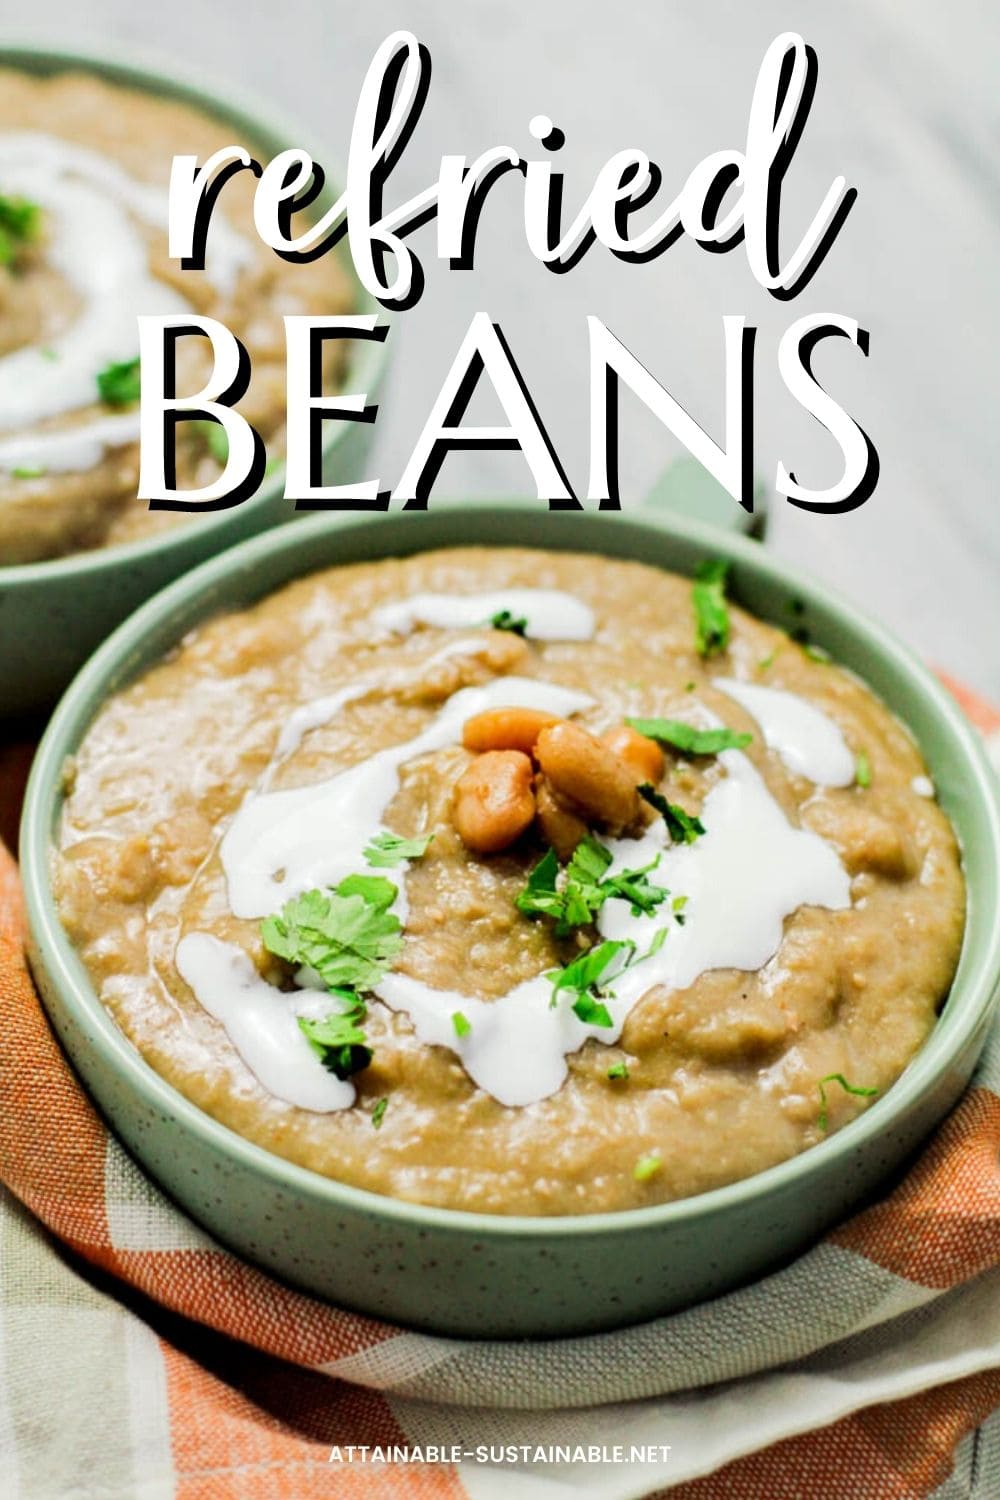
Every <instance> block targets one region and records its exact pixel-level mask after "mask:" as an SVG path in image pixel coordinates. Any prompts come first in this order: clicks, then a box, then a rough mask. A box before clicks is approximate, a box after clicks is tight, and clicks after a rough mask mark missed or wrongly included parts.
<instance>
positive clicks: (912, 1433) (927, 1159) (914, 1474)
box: [0, 695, 1000, 1500]
mask: <svg viewBox="0 0 1000 1500" xmlns="http://www.w3.org/2000/svg"><path fill="white" fill-rule="evenodd" d="M963 701H964V702H965V706H966V708H967V710H968V711H969V712H970V714H972V716H973V717H975V718H976V720H977V722H978V723H979V724H980V726H981V727H982V728H983V730H984V732H986V733H987V734H988V735H993V736H997V735H998V734H1000V715H997V714H994V713H992V712H991V711H990V710H988V709H985V708H984V707H983V706H982V705H981V704H978V703H977V702H976V701H975V700H970V699H969V698H968V696H967V695H963ZM23 936H24V933H23V918H22V912H21V902H20V892H19V888H18V882H17V874H16V870H15V867H14V864H13V862H12V861H11V859H10V858H9V856H7V855H6V854H4V853H3V851H2V848H0V1179H2V1181H3V1183H5V1184H6V1189H7V1191H6V1192H4V1190H3V1189H2V1188H0V1193H2V1194H3V1196H2V1198H0V1493H2V1494H3V1495H11V1496H15V1495H16V1496H22V1497H27V1500H36V1497H49V1496H51V1497H54V1500H63V1497H67V1496H73V1497H79V1500H116V1497H119V1496H120V1497H123V1500H124V1497H133V1496H141V1497H142V1500H154V1497H155V1500H159V1497H161V1496H164V1497H166V1496H178V1497H182V1500H258V1497H259V1500H272V1497H273V1500H283V1497H286V1496H287V1497H293V1500H309V1497H312V1496H323V1497H331V1496H332V1497H336V1500H341V1497H345V1500H351V1497H354V1496H357V1497H359V1500H360V1497H364V1500H369V1497H371V1500H382V1497H385V1500H397V1497H403V1500H406V1497H408V1496H413V1497H424V1496H455V1497H469V1500H493V1497H498V1496H500V1495H501V1494H503V1495H507V1494H510V1493H517V1494H520V1495H525V1496H527V1497H529V1500H531V1497H534V1496H538V1497H539V1500H545V1497H552V1496H562V1495H566V1496H577V1495H581V1496H588V1495H591V1496H593V1497H595V1500H619V1497H620V1500H625V1497H631V1496H648V1495H653V1494H657V1495H658V1494H662V1493H665V1492H669V1495H670V1496H671V1500H804V1497H808V1500H924V1497H928V1496H931V1495H933V1496H935V1497H936V1500H960V1497H969V1496H975V1497H976V1500H997V1497H998V1496H1000V1166H998V1155H1000V1031H998V1032H996V1033H995V1034H994V1037H993V1039H992V1042H991V1044H990V1046H989V1047H988V1049H987V1054H986V1056H985V1058H984V1061H983V1063H982V1065H981V1067H980V1069H979V1072H978V1073H977V1075H976V1078H975V1079H974V1081H973V1084H972V1086H971V1087H970V1089H969V1091H968V1092H967V1093H966V1095H965V1097H964V1098H963V1100H962V1101H961V1103H960V1104H959V1106H958V1108H957V1109H956V1110H955V1112H954V1113H953V1114H952V1115H951V1117H950V1118H949V1119H948V1120H947V1121H946V1122H945V1124H944V1125H943V1126H942V1127H941V1129H940V1130H939V1131H938V1133H937V1135H936V1136H935V1137H934V1139H933V1140H932V1141H931V1142H930V1143H929V1145H928V1146H927V1147H926V1149H925V1151H924V1152H923V1154H922V1155H921V1157H920V1159H919V1160H918V1161H917V1162H916V1164H915V1165H914V1166H913V1167H912V1168H911V1169H910V1171H909V1173H908V1175H907V1176H906V1177H905V1178H904V1179H903V1180H902V1181H901V1182H900V1183H899V1184H898V1185H897V1186H896V1187H895V1188H894V1189H893V1191H891V1192H890V1193H889V1194H888V1196H887V1197H885V1198H884V1199H883V1200H882V1201H881V1202H878V1203H876V1204H874V1205H873V1206H872V1207H870V1208H868V1209H866V1210H865V1211H864V1212H863V1213H861V1214H859V1215H858V1216H857V1217H856V1218H854V1219H852V1220H850V1221H849V1222H848V1223H846V1224H844V1225H842V1226H841V1227H840V1228H839V1229H837V1230H835V1231H834V1232H832V1233H831V1234H829V1235H828V1236H827V1237H826V1238H825V1239H824V1240H823V1241H822V1242H821V1243H820V1244H819V1245H818V1246H816V1247H815V1248H814V1249H812V1250H810V1251H809V1252H808V1253H807V1254H805V1255H803V1256H802V1257H801V1258H800V1259H799V1260H797V1261H795V1262H794V1263H793V1264H792V1265H790V1266H788V1267H787V1268H785V1269H784V1270H782V1271H779V1272H777V1273H776V1274H775V1275H772V1276H769V1277H767V1278H765V1279H764V1280H762V1281H760V1282H758V1283H757V1284H755V1285H754V1286H751V1287H747V1288H745V1289H743V1290H741V1291H737V1292H734V1293H732V1294H730V1295H729V1296H726V1297H722V1298H720V1299H718V1300H717V1301H714V1302H710V1303H706V1304H703V1305H702V1306H700V1307H695V1308H692V1309H690V1310H688V1311H686V1312H680V1313H674V1314H672V1315H670V1316H669V1317H665V1318H661V1319H658V1320H657V1321H655V1322H652V1323H647V1324H645V1325H642V1326H640V1327H636V1328H628V1329H624V1330H622V1331H620V1332H617V1333H605V1334H598V1335H594V1336H590V1337H587V1338H577V1339H561V1340H557V1341H548V1342H539V1343H529V1342H524V1343H501V1342H496V1343H492V1342H488V1341H481V1342H465V1341H462V1340H458V1339H445V1338H434V1337H431V1336H430V1335H427V1334H422V1333H421V1334H418V1333H412V1332H409V1331H406V1330H404V1329H400V1328H395V1327H391V1326H388V1325H386V1324H383V1323H377V1322H374V1321H372V1320H371V1319H368V1318H363V1317H360V1316H358V1315H356V1314H354V1313H347V1312H341V1311H338V1310H337V1309H336V1308H333V1307H330V1306H328V1305H327V1304H325V1303H323V1302H320V1301H317V1300H315V1299H313V1298H311V1297H309V1296H306V1295H304V1294H303V1293H300V1292H296V1291H293V1290H291V1289H290V1288H288V1287H286V1286H284V1285H282V1284H281V1283H280V1282H278V1281H275V1280H273V1279H272V1278H271V1277H269V1276H268V1275H266V1274H265V1273H264V1272H263V1271H259V1270H256V1269H255V1268H253V1267H252V1266H250V1265H248V1264H246V1263H245V1262H243V1261H241V1260H240V1259H238V1258H237V1257H236V1256H235V1255H233V1254H231V1253H230V1252H229V1251H227V1250H225V1249H223V1248H222V1247H221V1246H220V1245H218V1244H216V1243H215V1242H213V1241H212V1240H211V1239H209V1237H208V1236H207V1235H206V1234H204V1233H203V1232H202V1231H201V1230H200V1229H199V1228H197V1226H195V1225H194V1224H193V1223H192V1222H191V1221H190V1220H189V1219H187V1218H186V1217H185V1216H184V1215H183V1214H182V1213H181V1212H180V1211H179V1210H178V1209H177V1208H176V1207H174V1205H173V1204H172V1203H171V1202H169V1201H168V1200H167V1199H166V1198H165V1197H164V1196H163V1195H162V1194H161V1193H160V1192H159V1190H158V1189H157V1188H156V1186H155V1185H154V1184H153V1183H152V1182H151V1181H150V1180H149V1179H148V1178H147V1177H146V1176H145V1175H144V1174H143V1172H142V1171H141V1170H140V1169H139V1167H138V1166H137V1165H136V1164H135V1162H133V1161H132V1159H131V1158H130V1157H129V1156H128V1155H127V1154H126V1152H125V1151H124V1150H123V1148H122V1147H121V1146H120V1145H119V1144H118V1142H117V1140H116V1139H115V1137H114V1136H112V1135H109V1133H108V1131H107V1130H106V1128H105V1127H104V1125H103V1123H102V1121H101V1119H100V1118H99V1116H98V1115H97V1113H96V1111H95V1110H94V1108H93V1106H92V1105H91V1104H90V1102H89V1100H88V1098H87V1096H86V1095H85V1094H84V1092H83V1091H82V1089H81V1087H80V1085H79V1084H78V1083H77V1081H76V1078H75V1076H74V1074H73V1073H72V1071H71V1070H70V1068H69V1066H68V1065H67V1063H66V1060H65V1058H64V1057H63V1055H62V1053H61V1052H60V1050H59V1047H58V1045H57V1044H56V1042H55V1040H54V1038H53V1036H52V1034H51V1032H50V1030H49V1028H48V1025H47V1023H46V1020H45V1017H44V1014H43V1012H42V1010H41V1008H40V1006H39V1003H38V999H37V996H36V994H35V991H34V988H33V986H32V983H31V979H30V977H29V974H28V971H27V968H26V966H25V961H24V956H23ZM432 1444H433V1445H444V1446H447V1447H449V1448H452V1447H455V1448H460V1449H465V1450H469V1451H470V1453H472V1455H473V1456H471V1457H469V1458H467V1459H463V1460H462V1461H460V1462H458V1463H454V1464H450V1463H449V1464H430V1463H427V1462H404V1461H403V1460H402V1458H401V1457H400V1456H399V1455H396V1456H395V1457H394V1456H393V1455H391V1454H388V1455H387V1454H386V1453H385V1452H384V1451H380V1450H385V1449H387V1448H392V1447H394V1446H395V1447H397V1448H403V1447H409V1449H410V1450H411V1454H410V1456H411V1457H415V1458H417V1459H421V1458H424V1459H426V1457H427V1453H426V1450H427V1447H428V1445H432ZM547 1445H561V1446H562V1447H563V1448H569V1449H570V1450H571V1452H570V1459H569V1461H568V1462H567V1461H550V1462H546V1457H547V1455H546V1453H545V1451H544V1450H545V1448H546V1446H547ZM615 1445H620V1446H621V1447H622V1449H623V1450H624V1456H625V1457H627V1456H628V1454H629V1452H630V1450H631V1447H632V1445H636V1446H638V1447H640V1448H642V1449H644V1450H645V1452H644V1456H643V1458H642V1460H641V1461H636V1462H631V1461H625V1462H617V1461H615V1458H614V1453H613V1449H614V1446H615ZM349 1447H353V1448H354V1449H355V1450H358V1449H361V1448H362V1447H367V1448H368V1450H369V1451H368V1453H367V1454H365V1455H361V1454H360V1453H358V1452H357V1451H355V1453H354V1455H353V1461H348V1460H349V1455H348V1452H347V1450H348V1448H349ZM477 1448H480V1449H482V1450H483V1451H482V1452H481V1453H480V1454H479V1455H478V1456H476V1455H475V1452H474V1450H476V1449H477ZM417 1450H419V1451H417ZM501 1450H506V1452H502V1451H501ZM573 1450H582V1451H576V1452H574V1451H573ZM593 1450H597V1451H593ZM605 1450H610V1451H605ZM651 1450H655V1451H653V1452H651ZM331 1455H332V1458H331ZM588 1457H589V1458H591V1459H592V1460H593V1461H587V1459H588ZM386 1458H388V1460H389V1461H388V1462H385V1461H384V1460H385V1459H386Z"/></svg>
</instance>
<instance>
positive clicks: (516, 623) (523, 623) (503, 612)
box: [490, 609, 528, 635]
mask: <svg viewBox="0 0 1000 1500" xmlns="http://www.w3.org/2000/svg"><path fill="white" fill-rule="evenodd" d="M490 624H491V625H492V626H493V629H494V630H510V631H512V632H513V634H514V635H526V634H527V630H528V621H527V620H526V619H525V617H524V616H523V615H514V614H511V612H510V610H509V609H498V610H497V612H496V614H495V615H491V617H490Z"/></svg>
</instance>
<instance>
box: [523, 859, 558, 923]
mask: <svg viewBox="0 0 1000 1500" xmlns="http://www.w3.org/2000/svg"><path fill="white" fill-rule="evenodd" d="M558 878H559V860H558V858H557V857H556V851H555V850H554V849H547V850H546V851H545V853H544V854H543V855H542V857H541V859H540V860H539V861H538V863H537V865H535V867H534V869H533V870H531V871H530V872H529V874H528V883H527V885H526V886H525V887H524V890H523V891H521V893H520V894H519V895H517V896H515V898H514V905H515V906H516V907H517V909H518V911H519V912H523V914H524V915H525V916H526V917H542V916H544V917H560V918H561V917H562V914H563V909H564V906H565V902H564V899H563V895H562V892H561V891H559V890H557V888H556V881H557V879H558Z"/></svg>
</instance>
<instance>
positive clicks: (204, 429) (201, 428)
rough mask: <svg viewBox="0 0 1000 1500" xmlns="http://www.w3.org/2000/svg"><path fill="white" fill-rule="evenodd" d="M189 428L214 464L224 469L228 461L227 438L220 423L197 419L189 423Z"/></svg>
mask: <svg viewBox="0 0 1000 1500" xmlns="http://www.w3.org/2000/svg"><path fill="white" fill-rule="evenodd" d="M191 427H192V430H193V431H194V432H195V434H196V435H197V436H198V437H199V438H200V439H201V441H202V442H203V443H204V445H205V447H206V448H207V449H208V451H209V453H210V454H211V455H212V457H213V458H214V459H215V462H216V463H217V464H218V465H219V467H220V468H222V469H224V468H225V467H226V464H227V463H228V461H229V438H228V436H227V434H226V429H225V428H224V427H223V425H222V423H221V422H214V421H210V420H208V419H207V418H199V420H198V421H197V422H192V423H191Z"/></svg>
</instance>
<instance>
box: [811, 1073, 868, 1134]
mask: <svg viewBox="0 0 1000 1500" xmlns="http://www.w3.org/2000/svg"><path fill="white" fill-rule="evenodd" d="M827 1083H839V1084H840V1087H841V1088H842V1089H843V1090H844V1092H845V1094H855V1095H857V1097H858V1098H859V1099H871V1098H874V1096H875V1095H876V1094H877V1093H878V1089H860V1088H856V1087H855V1085H854V1084H853V1083H848V1081H847V1079H846V1078H845V1077H844V1075H843V1073H827V1075H826V1077H825V1078H821V1079H820V1081H819V1084H818V1085H817V1086H818V1088H819V1102H820V1111H819V1116H818V1118H817V1120H816V1124H817V1125H818V1126H819V1128H820V1130H825V1129H826V1127H827V1107H826V1089H825V1088H824V1087H823V1085H824V1084H827Z"/></svg>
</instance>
